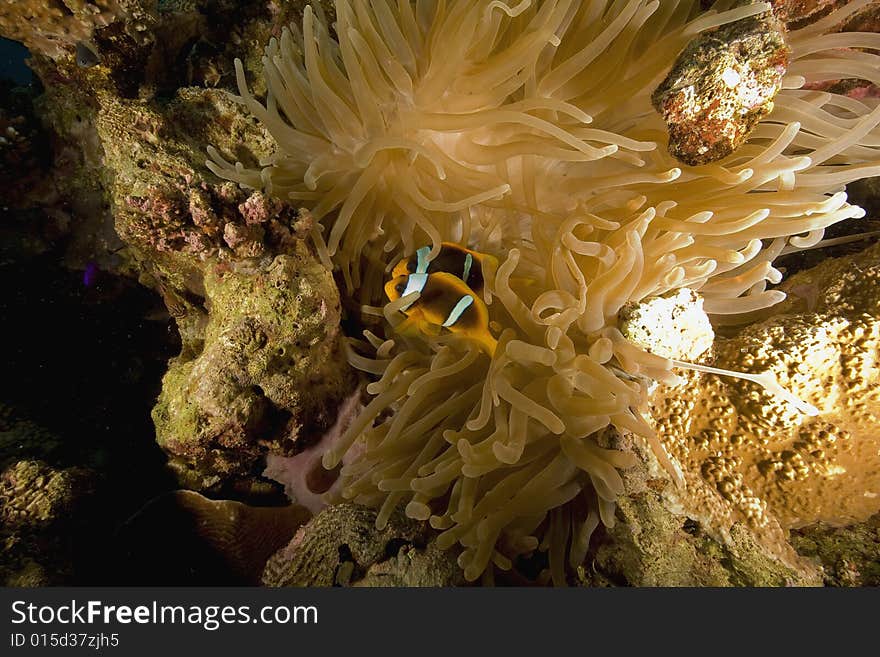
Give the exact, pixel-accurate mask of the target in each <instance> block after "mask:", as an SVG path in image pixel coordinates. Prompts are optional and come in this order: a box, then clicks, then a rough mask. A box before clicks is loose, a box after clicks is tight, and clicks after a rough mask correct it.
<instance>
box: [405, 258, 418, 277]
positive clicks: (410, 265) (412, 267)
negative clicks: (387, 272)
mask: <svg viewBox="0 0 880 657" xmlns="http://www.w3.org/2000/svg"><path fill="white" fill-rule="evenodd" d="M406 270H407V271H408V272H409V273H410V274H411V273H413V272H414V271H415V270H416V263H415V262H414V261H413V260H412V258H410V259H409V260H407V261H406Z"/></svg>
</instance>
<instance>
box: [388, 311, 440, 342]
mask: <svg viewBox="0 0 880 657" xmlns="http://www.w3.org/2000/svg"><path fill="white" fill-rule="evenodd" d="M394 332H395V333H397V334H398V335H401V336H403V337H405V338H420V337H424V336H426V335H427V336H432V337H436V336H438V335H440V327H439V326H435V325H433V324H431V323H429V322H426V321H425V320H424V319H423V318H422V317H420V316H418V315H409V316H408V317H407V318H406V319H405V320H403V321H402V322H401V323H400V324H398V325H397V326H395V327H394Z"/></svg>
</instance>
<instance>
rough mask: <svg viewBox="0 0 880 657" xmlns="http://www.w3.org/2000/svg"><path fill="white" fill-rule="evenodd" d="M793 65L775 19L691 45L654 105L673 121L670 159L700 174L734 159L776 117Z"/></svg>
mask: <svg viewBox="0 0 880 657" xmlns="http://www.w3.org/2000/svg"><path fill="white" fill-rule="evenodd" d="M788 58H789V48H788V46H787V45H786V43H785V38H784V27H783V25H782V23H781V22H780V21H779V20H777V19H776V18H775V17H774V16H773V14H772V12H764V13H763V14H759V15H758V16H753V17H750V18H745V19H742V20H739V21H736V22H734V23H730V24H728V25H723V26H721V27H719V28H717V29H715V30H712V31H709V32H704V33H703V34H701V35H700V36H698V37H696V38H695V39H694V40H693V41H691V43H690V44H688V46H687V47H686V48H685V49H684V51H683V52H682V53H681V55H680V56H679V57H678V59H677V60H676V62H675V64H674V65H673V67H672V70H671V71H670V73H669V75H668V76H667V77H666V79H665V80H663V82H661V83H660V86H659V87H657V89H656V90H655V91H654V94H653V96H652V98H651V100H652V102H653V104H654V107H655V109H656V110H657V111H658V112H660V113H661V114H662V115H663V118H664V120H665V121H666V124H667V127H668V130H669V152H670V154H672V155H673V156H675V157H676V158H678V159H679V160H681V161H682V162H684V163H685V164H689V165H691V166H698V165H701V164H708V163H709V162H715V161H717V160H720V159H723V158H725V157H727V156H728V155H730V154H731V153H733V152H734V151H735V150H736V149H737V148H739V146H740V145H741V144H742V143H743V142H745V140H746V139H748V137H749V134H750V133H751V132H752V129H753V128H754V127H755V126H756V125H757V123H758V121H760V120H761V119H762V118H763V117H764V116H766V115H767V114H769V113H770V112H771V111H772V109H773V99H774V97H775V96H776V94H777V92H778V91H779V89H780V88H781V85H782V78H783V76H784V75H785V71H786V68H787V66H788Z"/></svg>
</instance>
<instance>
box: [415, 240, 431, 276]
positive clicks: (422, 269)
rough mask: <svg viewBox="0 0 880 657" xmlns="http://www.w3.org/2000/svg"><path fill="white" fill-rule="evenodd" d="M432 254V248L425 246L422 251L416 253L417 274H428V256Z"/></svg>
mask: <svg viewBox="0 0 880 657" xmlns="http://www.w3.org/2000/svg"><path fill="white" fill-rule="evenodd" d="M430 252H431V247H430V246H423V247H422V248H421V249H419V250H418V251H416V257H417V258H418V262H417V264H416V272H415V273H416V274H427V273H428V254H429V253H430Z"/></svg>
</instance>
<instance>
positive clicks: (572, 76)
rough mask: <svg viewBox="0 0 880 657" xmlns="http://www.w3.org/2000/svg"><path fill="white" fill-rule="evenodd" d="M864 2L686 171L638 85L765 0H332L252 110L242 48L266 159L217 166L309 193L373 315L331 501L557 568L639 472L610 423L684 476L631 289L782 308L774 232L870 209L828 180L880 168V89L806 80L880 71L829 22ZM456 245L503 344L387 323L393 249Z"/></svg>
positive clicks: (476, 568)
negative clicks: (715, 150) (725, 150)
mask: <svg viewBox="0 0 880 657" xmlns="http://www.w3.org/2000/svg"><path fill="white" fill-rule="evenodd" d="M866 4H868V2H867V0H856V1H854V2H851V3H849V4H848V5H847V6H845V7H843V8H841V9H837V10H835V11H834V12H832V13H831V14H830V15H828V16H827V17H825V18H824V19H822V20H820V21H818V22H816V23H814V24H812V25H810V26H808V27H805V28H803V29H800V30H797V31H793V32H791V33H789V34H787V35H786V36H785V39H786V42H787V44H788V47H789V48H790V63H789V66H788V70H787V73H786V74H785V76H784V78H783V79H782V81H781V85H780V86H781V90H780V91H779V93H778V94H777V95H776V97H775V99H774V104H773V106H772V110H771V111H769V113H767V114H766V115H765V116H763V118H761V120H760V121H759V122H758V123H757V125H756V126H754V128H753V129H752V131H751V133H750V134H749V135H748V138H747V139H746V140H745V143H743V144H742V145H741V146H739V147H738V148H737V149H736V150H735V152H733V153H732V154H730V155H728V156H726V157H724V158H723V159H720V160H718V161H715V162H710V163H706V164H701V165H699V166H689V165H685V164H682V163H681V162H680V161H678V160H676V159H675V158H674V157H673V156H672V155H670V154H669V149H668V133H667V129H666V125H665V124H664V121H663V118H662V117H661V116H660V115H659V114H658V113H657V112H656V111H655V109H654V108H653V107H652V94H653V92H654V90H655V89H656V88H657V87H658V85H659V84H660V83H661V82H662V81H663V79H664V76H666V75H667V73H669V71H670V69H671V67H672V66H673V64H674V63H675V61H676V58H677V57H678V55H679V54H680V53H681V52H682V50H683V49H684V48H685V46H686V45H687V44H688V43H689V42H690V41H692V40H693V39H694V38H695V37H697V36H699V35H701V34H704V33H706V32H707V31H710V30H713V29H716V28H718V27H720V26H726V25H731V24H733V23H735V22H736V21H741V20H745V19H749V18H750V17H755V16H761V15H766V14H767V13H768V12H769V11H770V10H771V8H770V6H769V4H768V3H754V4H744V5H743V4H742V3H737V2H730V1H719V2H716V3H715V4H714V6H713V7H712V9H711V10H709V11H704V10H701V9H700V3H699V2H698V1H696V0H669V1H668V2H666V1H665V0H664V1H663V2H658V1H657V0H546V1H542V2H538V1H530V0H521V1H518V0H493V1H492V2H472V1H471V0H434V1H432V0H418V1H417V2H410V1H408V0H397V1H394V0H370V1H369V2H367V1H366V0H352V1H348V0H337V2H336V22H335V23H334V24H333V25H332V30H331V26H330V25H328V22H327V21H326V19H325V18H324V16H323V14H322V12H321V11H320V9H319V8H318V7H316V8H315V9H314V10H313V9H312V8H311V7H306V9H305V12H304V17H303V22H302V30H301V31H300V30H299V29H298V28H297V27H296V26H291V28H290V29H289V30H285V31H284V33H283V35H282V36H281V38H280V39H278V40H275V39H273V40H272V41H271V42H270V43H269V45H268V47H267V48H266V56H265V57H264V58H263V65H264V71H265V77H266V82H267V87H268V94H267V97H266V99H265V101H264V102H261V101H260V100H258V99H256V98H254V96H253V95H252V94H251V93H250V91H249V90H248V87H247V84H246V81H245V75H244V70H243V67H242V64H241V62H238V61H237V62H236V72H237V78H238V87H239V92H240V94H241V95H240V100H241V102H242V103H243V105H244V106H245V107H246V108H247V109H248V110H249V111H250V112H251V113H252V114H253V115H254V116H256V117H257V118H259V119H260V120H261V121H262V123H263V124H264V125H265V127H266V128H267V129H268V131H269V132H270V133H271V134H272V136H273V137H274V138H275V140H276V142H277V150H276V152H275V153H274V155H273V156H272V157H270V158H269V159H268V160H266V161H265V162H262V163H261V166H260V167H259V168H256V169H248V168H245V167H244V166H242V165H241V164H240V163H236V164H232V163H230V162H228V161H226V160H225V159H224V158H223V157H222V156H221V155H220V154H219V153H218V152H217V151H216V150H214V149H210V151H209V152H210V156H211V161H209V163H208V164H209V166H210V167H211V169H212V170H213V171H214V172H215V173H216V174H217V175H219V176H221V177H224V178H227V179H230V180H234V181H237V182H239V183H240V184H242V185H244V186H246V187H251V188H256V189H262V190H264V191H265V192H266V193H269V194H272V195H275V196H278V197H280V198H284V199H287V200H290V201H293V202H295V203H298V204H301V205H303V206H305V207H307V208H309V209H310V211H311V213H312V215H313V216H314V218H315V219H316V220H318V222H319V223H316V225H315V229H314V231H313V234H312V237H313V239H314V241H315V244H316V248H317V251H318V253H319V254H320V255H321V257H322V258H323V260H324V261H325V263H326V264H328V265H330V266H334V267H336V268H337V269H339V270H340V271H341V273H342V275H343V277H344V281H345V286H346V288H347V294H348V295H349V296H350V297H352V298H355V299H357V300H358V301H359V302H360V303H361V304H362V305H363V308H364V311H365V313H368V314H369V313H372V314H374V315H379V316H380V317H381V316H384V319H385V323H384V325H383V329H382V330H379V329H376V330H374V331H372V332H371V331H365V333H364V336H365V339H364V340H361V339H351V340H350V344H349V354H350V355H349V360H350V362H351V363H352V365H353V366H355V367H356V368H358V369H361V370H363V371H365V372H367V373H369V374H371V375H375V376H376V377H377V380H376V381H374V382H372V383H370V384H369V386H367V392H368V393H369V394H370V395H372V399H371V400H370V401H369V403H368V404H367V405H366V407H365V408H364V410H363V411H362V412H361V414H360V415H359V417H358V418H357V419H356V420H355V421H354V422H353V423H352V425H351V427H350V428H349V429H348V431H347V432H346V433H345V435H344V436H343V437H342V439H341V440H340V441H338V442H337V444H336V445H335V446H334V447H333V448H332V449H330V450H329V451H328V452H326V453H325V455H324V460H323V462H324V466H325V467H327V468H328V469H329V468H333V467H335V466H337V465H339V464H340V462H342V463H343V464H344V465H343V467H342V471H341V472H342V480H343V486H342V493H343V495H344V496H345V497H347V498H350V499H353V500H355V501H357V502H361V503H364V504H368V505H373V506H376V507H379V508H380V512H379V516H378V523H379V524H380V525H381V524H383V523H385V522H386V521H387V519H388V517H389V516H390V514H391V512H392V510H393V509H394V508H395V507H397V506H398V505H400V504H405V505H406V512H407V514H408V515H410V516H411V517H413V518H417V519H421V520H427V521H429V522H430V524H431V525H432V526H433V527H434V528H436V529H437V530H440V532H441V533H440V535H439V537H438V542H439V543H440V545H442V546H446V547H451V546H453V545H455V544H456V543H457V544H460V545H461V546H462V548H463V550H462V553H461V556H460V559H459V563H460V564H461V565H462V567H463V568H464V572H465V575H466V577H467V578H469V579H475V578H478V577H479V576H480V575H481V574H482V573H484V572H487V571H490V570H491V569H490V568H489V566H490V564H492V563H494V564H495V565H496V566H498V567H501V568H508V567H510V565H511V563H512V560H513V559H515V558H517V557H518V556H519V555H523V554H527V553H531V552H533V551H535V550H537V549H546V550H548V551H549V564H550V569H549V572H550V575H552V579H553V580H554V581H555V582H557V583H562V582H564V581H565V564H566V563H569V564H571V565H572V566H577V565H579V564H580V563H581V562H582V561H583V559H584V556H585V554H586V551H587V545H588V542H589V538H590V534H591V533H592V531H593V529H594V528H595V527H596V526H597V525H598V523H599V522H600V521H601V522H603V523H604V524H605V525H611V524H613V523H614V508H615V499H616V497H617V496H618V495H620V494H621V493H622V492H623V482H622V479H621V476H620V474H619V469H621V468H626V467H628V466H630V465H632V464H633V460H634V456H633V455H632V454H630V453H625V452H622V451H617V450H610V449H604V448H602V447H600V445H599V444H598V442H597V436H598V435H599V434H600V433H601V432H602V431H604V430H605V429H606V428H608V427H614V428H616V429H622V430H629V431H632V432H634V433H635V434H638V435H639V436H643V437H645V438H646V439H647V440H648V441H649V443H650V444H651V446H652V448H653V450H654V452H655V454H656V455H657V456H658V458H659V459H660V461H661V462H662V463H663V464H664V465H665V466H666V467H667V468H668V469H669V470H670V471H671V472H675V466H674V464H673V463H671V462H670V461H669V459H668V457H666V455H665V452H664V451H663V448H662V444H661V442H660V440H659V438H658V436H656V434H655V433H654V431H653V429H652V427H651V423H650V420H649V419H646V418H645V417H643V415H642V409H643V408H644V406H645V401H646V397H647V389H648V383H649V382H651V381H661V382H667V383H674V382H675V381H676V377H675V376H674V375H673V374H672V369H673V367H680V366H687V364H686V363H682V362H678V361H673V360H670V359H668V358H664V357H661V356H659V355H656V354H652V353H649V352H648V351H647V350H645V349H643V348H642V347H639V346H637V345H635V344H633V343H632V342H630V341H629V340H627V339H626V338H625V337H624V336H623V334H622V333H621V332H620V330H619V329H618V328H617V315H618V312H619V311H620V310H621V308H622V307H624V305H626V304H631V303H634V302H640V301H642V300H645V299H648V298H650V297H656V296H658V295H663V294H665V293H667V292H671V291H674V290H678V289H680V288H690V289H693V290H698V291H699V293H700V294H701V295H702V297H703V299H704V303H705V309H706V311H707V312H708V313H710V314H711V315H716V316H717V315H736V314H740V313H744V312H750V311H755V310H759V309H762V308H767V307H770V306H772V305H773V304H775V303H777V302H778V301H780V300H781V299H782V298H784V294H783V293H782V292H780V291H778V290H774V289H768V284H770V285H773V284H776V283H778V282H779V281H780V280H781V273H780V272H779V271H778V270H777V269H775V268H774V267H773V265H772V262H773V260H774V259H775V258H776V257H777V255H779V254H780V253H781V252H782V250H783V249H785V248H791V247H792V246H794V247H797V248H803V247H808V246H812V245H815V244H816V243H818V242H819V241H820V240H821V239H822V237H823V229H824V228H826V227H827V226H829V225H831V224H833V223H835V222H838V221H841V220H844V219H847V218H852V217H859V216H862V215H863V211H862V210H861V209H860V208H858V207H855V206H852V205H850V204H848V203H847V198H846V194H845V192H844V191H843V187H844V185H845V184H846V183H848V182H850V181H853V180H856V179H859V178H863V177H867V176H871V175H878V174H880V130H878V127H877V126H878V123H880V104H878V103H877V101H876V99H862V100H856V99H853V98H849V97H845V96H840V95H836V94H833V93H828V92H824V91H814V90H808V89H807V86H808V85H809V84H811V83H819V82H822V81H827V80H836V79H843V78H857V79H863V80H867V81H870V82H872V83H880V73H878V71H880V57H878V56H876V55H874V54H871V53H870V52H868V51H863V50H858V49H880V35H876V34H863V33H836V34H826V32H827V31H828V30H829V29H830V28H831V27H833V26H835V25H838V24H840V23H841V21H843V20H844V19H845V18H846V17H847V16H848V15H850V14H851V13H852V12H854V11H857V10H858V9H860V8H862V7H864V6H865V5H866ZM443 241H454V242H459V243H462V244H465V245H467V246H469V247H470V248H473V249H476V250H478V251H481V252H485V253H489V254H491V255H493V256H495V258H497V260H498V262H500V265H499V266H498V267H497V269H496V270H494V271H488V272H486V292H485V301H486V303H487V304H488V309H489V316H490V320H491V323H490V326H491V327H492V329H493V330H494V331H495V333H496V335H497V338H498V347H497V349H496V350H495V352H494V354H492V355H491V356H487V355H486V354H485V353H484V350H481V349H480V347H479V346H478V345H477V344H476V342H475V341H474V340H472V339H470V338H469V337H468V336H467V335H466V334H462V333H451V332H444V331H439V332H431V333H430V334H423V335H416V336H413V335H410V334H407V335H401V334H399V333H396V332H395V326H397V325H398V324H399V323H400V321H401V319H402V318H403V315H402V314H401V313H400V312H399V311H400V310H401V309H402V308H404V307H405V304H407V303H411V302H412V298H410V297H411V295H409V296H407V297H403V298H401V299H397V300H395V301H393V302H391V303H388V304H385V305H384V307H383V308H379V307H378V306H379V305H381V303H382V300H383V297H382V285H383V283H384V282H385V280H386V278H387V276H388V273H389V271H390V268H391V267H392V266H393V265H394V263H395V262H396V261H397V260H399V259H400V258H402V257H406V256H409V255H411V254H412V253H413V252H414V251H415V250H416V249H418V248H419V247H420V246H422V245H423V244H428V245H431V246H432V255H433V254H436V253H438V252H439V249H440V245H441V242H443ZM382 331H384V335H382V336H380V335H377V333H381V332H382ZM752 379H753V380H755V381H757V382H758V383H761V384H762V385H765V387H767V388H768V391H769V393H768V394H780V395H783V396H785V395H786V392H785V390H784V389H783V388H782V387H781V386H779V384H778V383H776V381H775V379H773V378H772V377H770V376H769V375H766V376H765V375H757V376H755V375H752ZM785 398H786V399H787V400H789V401H790V402H791V403H792V404H794V405H795V406H796V407H797V408H799V409H801V410H803V411H813V410H814V409H813V408H812V407H811V406H810V405H809V404H806V403H803V402H801V401H800V400H797V399H794V398H792V397H791V395H788V396H787V397H785ZM814 401H815V402H816V403H820V400H814Z"/></svg>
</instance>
